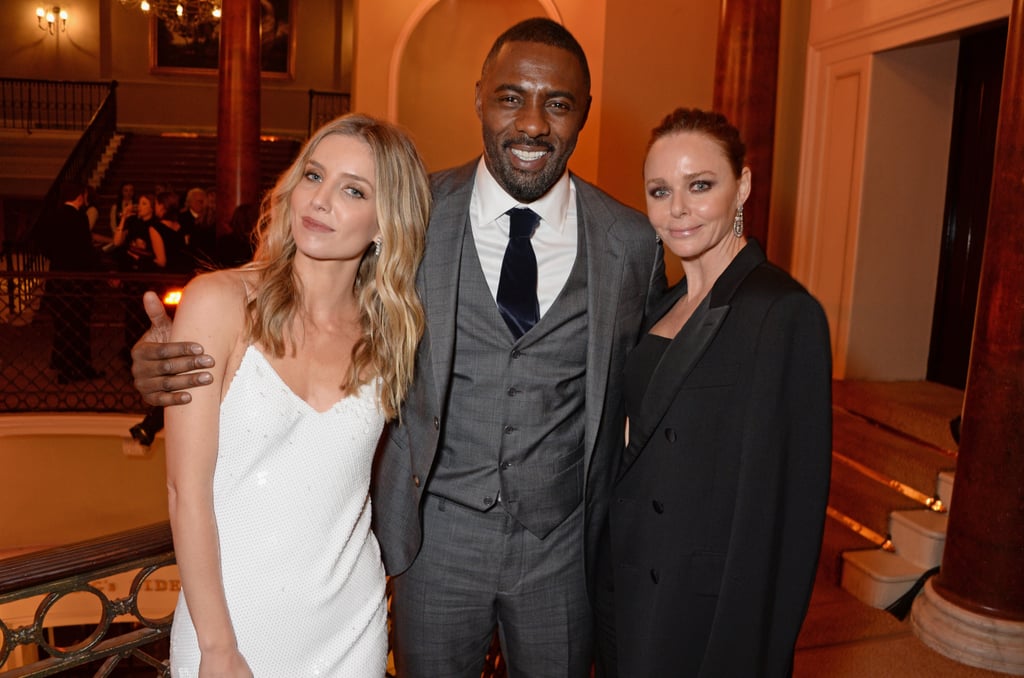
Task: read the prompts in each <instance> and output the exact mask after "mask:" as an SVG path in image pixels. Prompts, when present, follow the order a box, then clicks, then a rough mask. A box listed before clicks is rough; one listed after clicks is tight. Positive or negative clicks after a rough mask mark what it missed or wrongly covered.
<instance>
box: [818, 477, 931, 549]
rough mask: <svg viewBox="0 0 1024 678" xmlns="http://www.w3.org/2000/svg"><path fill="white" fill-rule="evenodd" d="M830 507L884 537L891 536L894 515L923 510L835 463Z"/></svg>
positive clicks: (884, 487)
mask: <svg viewBox="0 0 1024 678" xmlns="http://www.w3.org/2000/svg"><path fill="white" fill-rule="evenodd" d="M828 505H829V506H830V507H832V508H834V509H835V510H837V511H839V512H840V513H843V514H845V515H847V516H849V517H850V518H853V519H854V520H856V521H857V522H859V523H862V524H863V525H865V526H866V527H868V528H869V529H871V530H874V531H875V532H878V533H879V534H882V535H886V534H888V533H889V513H890V512H891V511H893V510H911V509H919V508H922V507H923V505H922V504H921V503H919V502H916V501H914V500H913V499H909V498H908V497H905V496H904V495H902V494H900V493H899V492H897V491H895V490H893V489H892V488H890V487H889V486H887V485H884V484H882V483H879V482H877V481H875V480H872V479H871V478H868V477H867V476H865V475H863V474H861V473H859V472H858V471H856V470H855V469H853V468H852V467H850V466H847V465H846V464H842V463H838V462H837V461H835V460H833V463H832V484H831V487H830V489H829V496H828Z"/></svg>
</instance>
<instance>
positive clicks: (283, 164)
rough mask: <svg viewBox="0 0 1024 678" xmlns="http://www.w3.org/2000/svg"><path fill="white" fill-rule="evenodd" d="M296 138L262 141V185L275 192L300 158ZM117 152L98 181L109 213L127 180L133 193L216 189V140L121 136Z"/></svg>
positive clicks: (130, 134) (117, 143) (102, 203)
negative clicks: (165, 189)
mask: <svg viewBox="0 0 1024 678" xmlns="http://www.w3.org/2000/svg"><path fill="white" fill-rule="evenodd" d="M300 145H301V144H300V142H299V141H297V140H294V139H261V140H260V151H259V157H260V186H261V189H262V190H264V191H265V190H267V189H269V188H271V187H272V186H273V185H274V183H275V182H276V181H277V178H278V176H280V174H281V172H283V171H284V170H285V169H287V167H288V166H289V165H290V164H291V162H292V160H294V159H295V156H296V155H297V154H298V150H299V147H300ZM112 146H114V148H115V149H116V150H115V152H114V153H113V155H112V157H111V158H110V159H109V164H108V166H107V169H106V171H105V172H104V173H103V177H102V179H101V180H100V182H99V186H98V189H97V194H98V195H99V202H100V205H99V207H100V210H101V212H102V211H103V207H104V206H105V207H106V208H107V209H108V210H109V207H110V205H111V204H113V202H114V201H115V200H116V199H117V196H118V193H119V191H120V186H121V184H122V183H124V182H129V183H132V184H134V185H135V194H136V195H139V194H141V193H149V192H153V191H154V189H155V188H156V187H157V186H158V185H159V186H164V187H168V188H169V189H170V190H173V191H174V192H176V193H178V194H180V195H181V196H182V197H184V194H185V193H186V192H187V191H188V190H189V189H190V188H194V187H199V188H204V189H205V188H214V187H215V186H216V185H217V166H216V160H217V138H216V137H213V136H198V135H194V134H160V135H156V134H134V133H128V134H119V135H118V138H117V139H116V141H115V143H113V144H112Z"/></svg>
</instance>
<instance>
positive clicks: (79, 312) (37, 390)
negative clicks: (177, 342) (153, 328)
mask: <svg viewBox="0 0 1024 678" xmlns="http://www.w3.org/2000/svg"><path fill="white" fill-rule="evenodd" d="M27 261H37V260H35V259H33V258H31V257H29V258H28V259H27ZM186 281H187V276H180V275H179V276H172V275H156V274H121V273H51V272H47V271H40V270H0V412H59V411H79V412H82V411H84V412H126V413H131V412H140V413H141V412H144V411H145V410H146V406H145V404H144V403H143V402H142V400H141V398H140V397H139V395H138V393H136V391H135V388H134V387H133V385H132V378H131V371H130V362H129V360H130V357H129V351H130V349H131V346H132V345H133V344H134V343H135V341H136V340H137V339H138V337H139V336H141V335H142V332H144V331H145V329H146V328H147V327H148V326H149V321H148V319H147V317H146V314H145V312H144V311H143V309H142V293H143V292H144V291H145V290H147V289H152V290H155V291H157V292H159V293H163V292H165V291H168V290H172V289H180V288H181V287H182V286H184V284H185V282H186Z"/></svg>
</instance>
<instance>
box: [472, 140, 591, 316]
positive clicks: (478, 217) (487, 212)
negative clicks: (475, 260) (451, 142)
mask: <svg viewBox="0 0 1024 678" xmlns="http://www.w3.org/2000/svg"><path fill="white" fill-rule="evenodd" d="M513 207H529V208H530V209H531V210H533V211H534V212H536V213H537V214H539V215H540V224H539V225H538V226H537V230H536V231H535V232H534V234H533V238H531V239H530V243H531V244H532V245H533V251H534V254H536V256H537V302H538V304H539V305H540V315H541V317H542V318H543V317H544V314H545V313H547V311H548V309H549V308H551V305H552V304H554V303H555V299H556V298H557V297H558V295H559V293H560V292H561V291H562V288H563V287H565V281H566V280H568V279H569V273H571V272H572V266H573V263H575V261H576V245H577V240H578V237H577V236H578V232H577V216H576V187H575V186H574V185H573V183H572V181H571V180H570V179H569V173H568V172H566V173H564V174H563V175H562V177H561V178H560V179H559V180H558V181H557V182H556V183H555V185H554V186H553V187H552V188H551V190H549V191H548V192H547V193H545V194H544V195H543V196H541V197H540V198H539V199H538V200H535V201H533V202H531V203H529V204H525V203H520V202H516V199H515V198H513V197H512V196H510V195H509V194H508V193H506V192H505V189H503V188H502V187H501V186H500V185H498V182H497V181H495V179H494V177H492V176H491V173H490V172H489V171H488V170H487V165H486V164H485V163H484V159H483V158H480V163H479V164H478V165H477V168H476V181H475V182H474V184H473V195H472V197H471V198H470V201H469V223H470V226H471V227H472V229H473V240H474V242H475V243H476V253H477V256H478V257H479V259H480V266H481V267H482V268H483V271H484V277H485V278H486V279H487V286H488V287H489V288H490V289H491V296H492V297H494V298H495V299H497V296H498V282H499V280H500V279H501V262H502V260H503V259H504V258H505V248H506V246H507V245H508V231H509V216H508V215H507V214H505V212H507V211H508V210H510V209H512V208H513ZM495 303H497V302H495Z"/></svg>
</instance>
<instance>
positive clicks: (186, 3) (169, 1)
mask: <svg viewBox="0 0 1024 678" xmlns="http://www.w3.org/2000/svg"><path fill="white" fill-rule="evenodd" d="M120 2H121V5H123V6H124V7H127V8H129V9H132V8H135V7H138V8H139V9H140V10H142V11H143V12H145V13H146V14H151V15H153V16H155V17H156V18H157V19H159V20H160V21H162V22H163V23H164V25H165V26H166V27H167V29H168V30H169V31H171V32H172V33H175V34H177V35H179V36H181V37H182V38H185V39H186V40H188V41H190V42H194V41H196V40H199V39H203V38H205V37H208V36H209V35H210V34H211V33H212V32H213V28H214V26H216V24H217V22H218V21H220V6H221V0H120Z"/></svg>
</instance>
